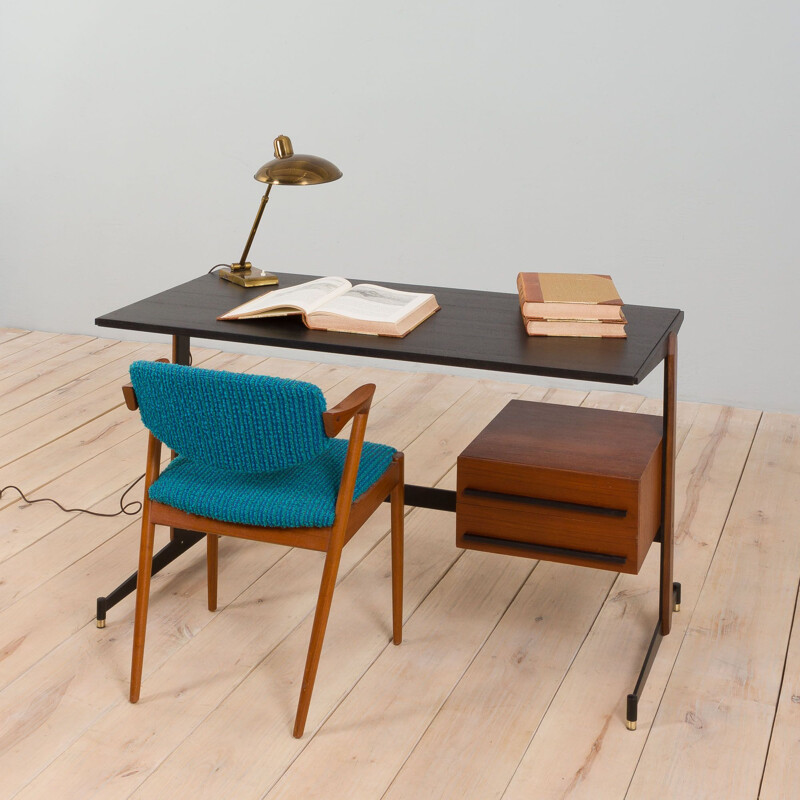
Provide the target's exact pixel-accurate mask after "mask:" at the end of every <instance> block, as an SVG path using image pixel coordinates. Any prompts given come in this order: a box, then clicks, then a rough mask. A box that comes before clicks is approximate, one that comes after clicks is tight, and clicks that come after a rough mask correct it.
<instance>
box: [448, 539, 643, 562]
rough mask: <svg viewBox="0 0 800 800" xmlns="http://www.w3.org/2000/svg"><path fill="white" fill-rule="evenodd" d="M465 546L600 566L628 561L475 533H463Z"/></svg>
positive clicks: (615, 557)
mask: <svg viewBox="0 0 800 800" xmlns="http://www.w3.org/2000/svg"><path fill="white" fill-rule="evenodd" d="M462 538H463V539H464V542H465V543H466V544H469V543H474V544H483V545H489V546H491V547H497V545H503V547H508V548H511V549H513V550H519V551H520V552H522V553H541V554H542V555H543V556H548V555H550V556H562V557H564V558H581V559H584V560H586V561H597V562H599V563H602V564H619V565H620V566H621V565H623V564H625V562H626V561H627V560H628V559H627V558H626V557H625V556H612V555H610V554H609V553H593V552H591V551H589V550H573V549H571V548H569V547H552V546H551V545H547V544H531V543H530V542H518V541H517V540H516V539H500V538H496V537H494V536H480V535H478V534H476V533H465V534H464V535H463V537H462Z"/></svg>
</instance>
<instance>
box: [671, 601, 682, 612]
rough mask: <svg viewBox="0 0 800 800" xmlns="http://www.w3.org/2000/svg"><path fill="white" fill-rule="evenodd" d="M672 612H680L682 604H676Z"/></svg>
mask: <svg viewBox="0 0 800 800" xmlns="http://www.w3.org/2000/svg"><path fill="white" fill-rule="evenodd" d="M672 610H673V611H680V610H681V604H680V603H675V605H674V606H673V607H672Z"/></svg>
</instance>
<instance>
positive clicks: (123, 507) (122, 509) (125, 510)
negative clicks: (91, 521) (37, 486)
mask: <svg viewBox="0 0 800 800" xmlns="http://www.w3.org/2000/svg"><path fill="white" fill-rule="evenodd" d="M142 478H144V473H142V474H141V475H140V476H139V477H138V478H137V479H136V480H135V481H134V482H133V483H132V484H131V485H130V486H129V487H128V488H127V489H126V490H125V491H124V492H123V493H122V497H120V499H119V511H115V512H114V513H113V514H108V513H102V512H100V511H89V509H88V508H64V506H62V505H61V503H59V502H58V500H53V498H52V497H39V498H37V499H35V500H29V499H28V498H27V497H25V495H24V494H23V493H22V489H20V488H19V486H4V487H3V488H2V489H0V497H2V496H3V493H4V492H5V491H6V490H7V489H14V490H15V491H16V492H19V496H20V497H21V498H22V499H23V500H24V501H25V502H26V503H29V504H31V505H32V504H33V503H55V504H56V505H57V506H58V507H59V508H60V509H61V510H62V511H64V512H66V513H68V514H69V513H71V512H72V511H77V512H78V513H79V514H91V515H92V516H93V517H118V516H119V515H120V514H127V515H128V516H129V517H135V516H136V515H137V514H138V513H139V512H140V511H141V510H142V504H141V502H140V501H139V500H131V501H130V502H129V503H126V502H125V497H126V495H127V494H128V492H129V491H130V490H131V489H133V487H134V486H136V484H137V483H139V481H140V480H141V479H142ZM131 506H135V508H134V509H133V511H131V510H130V508H131Z"/></svg>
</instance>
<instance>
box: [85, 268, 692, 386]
mask: <svg viewBox="0 0 800 800" xmlns="http://www.w3.org/2000/svg"><path fill="white" fill-rule="evenodd" d="M278 277H279V278H280V288H285V287H287V286H292V285H293V284H296V283H302V282H303V281H308V280H311V279H312V278H314V277H318V276H315V275H291V274H287V273H279V275H278ZM355 282H356V283H362V282H364V281H355ZM381 283H382V285H384V286H390V287H392V288H394V289H403V290H406V291H414V292H433V293H434V294H435V295H436V299H437V300H438V301H439V305H440V306H441V307H442V308H441V310H440V311H438V312H437V313H436V314H434V315H433V316H432V317H431V318H430V319H428V320H427V321H425V322H423V323H422V325H420V326H419V327H418V328H416V329H415V330H413V331H411V333H409V334H408V336H406V337H405V338H403V339H393V338H389V337H386V336H364V335H358V334H352V333H331V332H327V331H310V330H308V329H307V328H306V327H305V326H304V325H303V323H302V322H301V320H300V318H299V317H288V318H287V317H283V318H277V319H275V318H273V319H256V320H246V321H237V322H218V321H217V319H216V317H217V316H218V315H219V314H222V313H224V312H226V311H229V310H230V309H231V308H234V307H235V306H238V305H240V304H241V303H243V302H245V301H246V300H249V299H251V298H253V297H256V296H258V294H260V293H263V292H265V291H267V288H266V287H260V288H258V289H245V288H243V287H241V286H236V285H235V284H233V283H230V282H229V281H223V280H220V279H219V278H218V277H217V276H216V275H203V276H201V277H199V278H195V279H194V280H191V281H189V282H188V283H184V284H181V285H180V286H176V287H175V288H173V289H168V290H167V291H165V292H161V293H160V294H156V295H153V296H152V297H148V298H147V299H146V300H140V301H139V302H138V303H133V304H132V305H129V306H125V308H121V309H119V310H118V311H112V312H111V313H110V314H105V315H103V316H102V317H98V318H97V319H96V320H95V323H96V324H97V325H101V326H103V327H108V328H123V329H126V330H134V331H149V332H153V333H166V334H170V335H173V336H175V335H177V336H190V337H191V336H193V337H198V338H202V339H222V340H225V341H230V342H247V343H249V344H262V345H269V346H272V347H291V348H296V349H299V350H316V351H321V352H328V353H342V354H345V355H353V356H369V357H372V358H391V359H395V360H397V361H416V362H422V363H426V364H446V365H448V366H454V367H468V368H471V369H487V370H492V371H497V372H516V373H523V374H527V375H548V376H552V377H556V378H569V379H572V380H587V381H601V382H603V383H617V384H626V385H633V384H637V383H639V382H640V381H642V380H643V379H644V378H645V377H646V376H647V375H648V374H649V373H650V372H651V371H652V370H653V368H654V367H655V366H656V365H657V364H658V363H659V362H660V361H661V360H662V359H663V358H664V355H665V352H666V338H667V334H668V333H669V332H670V331H675V332H677V331H678V329H679V328H680V326H681V323H682V322H683V312H682V311H678V310H677V309H674V308H655V307H651V306H629V305H626V306H625V307H624V311H625V316H626V317H627V319H628V325H627V327H626V331H627V333H628V338H627V339H580V338H563V337H538V336H536V337H531V336H528V335H527V333H526V332H525V329H524V327H523V325H522V320H521V317H520V312H519V299H518V297H517V295H516V293H514V294H505V293H501V292H483V291H474V290H468V289H451V288H444V287H431V286H410V285H406V284H400V283H383V282H381ZM276 288H277V287H276Z"/></svg>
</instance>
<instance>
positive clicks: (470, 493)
mask: <svg viewBox="0 0 800 800" xmlns="http://www.w3.org/2000/svg"><path fill="white" fill-rule="evenodd" d="M461 494H462V497H474V498H476V499H480V500H502V501H505V502H507V503H519V504H520V505H528V506H539V507H540V508H557V509H559V510H560V511H581V512H583V513H584V514H597V515H598V516H601V517H616V518H618V519H622V518H624V517H626V516H627V514H628V512H627V511H626V510H625V509H623V508H603V507H602V506H587V505H584V504H582V503H565V502H563V501H562V500H545V499H544V498H542V497H525V496H524V495H521V494H506V493H505V492H487V491H485V490H484V489H464V491H463V492H462V493H461Z"/></svg>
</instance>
